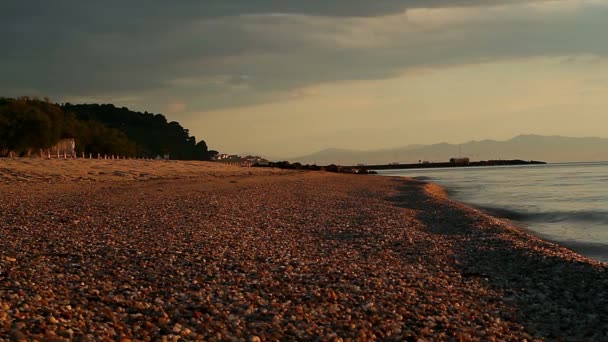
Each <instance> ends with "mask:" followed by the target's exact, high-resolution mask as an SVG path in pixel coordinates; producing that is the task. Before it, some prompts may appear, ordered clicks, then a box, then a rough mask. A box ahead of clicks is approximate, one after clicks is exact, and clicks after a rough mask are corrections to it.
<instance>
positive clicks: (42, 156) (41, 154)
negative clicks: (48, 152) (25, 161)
mask: <svg viewBox="0 0 608 342" xmlns="http://www.w3.org/2000/svg"><path fill="white" fill-rule="evenodd" d="M40 158H44V152H42V149H40Z"/></svg>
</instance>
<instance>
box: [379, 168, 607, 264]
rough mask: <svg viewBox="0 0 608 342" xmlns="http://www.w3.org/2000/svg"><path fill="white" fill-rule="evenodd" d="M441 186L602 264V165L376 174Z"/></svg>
mask: <svg viewBox="0 0 608 342" xmlns="http://www.w3.org/2000/svg"><path fill="white" fill-rule="evenodd" d="M379 173H380V174H382V175H387V176H406V177H415V178H418V179H422V180H427V181H431V182H435V183H438V184H441V185H442V186H444V187H446V188H447V189H448V191H449V193H450V195H451V196H452V198H454V199H456V200H459V201H462V202H465V203H468V204H471V205H473V206H475V207H478V208H480V209H482V210H484V211H486V212H488V213H490V214H492V215H494V216H496V217H500V218H506V219H509V220H512V221H514V222H516V223H518V224H520V225H523V226H525V227H526V228H527V229H529V230H530V231H532V232H534V233H536V234H538V235H540V236H542V237H544V238H546V239H549V240H552V241H556V242H561V243H562V244H564V245H566V246H569V247H571V248H573V249H575V250H577V251H579V252H581V253H582V254H585V255H587V256H589V257H593V258H596V259H600V260H603V261H608V163H573V164H549V165H531V166H506V167H504V166H503V167H475V168H473V167H471V168H447V169H427V170H420V169H417V170H387V171H380V172H379Z"/></svg>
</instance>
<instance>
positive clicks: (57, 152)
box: [57, 147, 60, 159]
mask: <svg viewBox="0 0 608 342" xmlns="http://www.w3.org/2000/svg"><path fill="white" fill-rule="evenodd" d="M59 158H60V157H59V147H57V159H59Z"/></svg>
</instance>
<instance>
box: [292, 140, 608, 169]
mask: <svg viewBox="0 0 608 342" xmlns="http://www.w3.org/2000/svg"><path fill="white" fill-rule="evenodd" d="M451 157H469V158H470V159H471V160H489V159H523V160H541V161H546V162H579V161H605V160H608V139H606V138H572V137H562V136H542V135H519V136H516V137H514V138H512V139H510V140H506V141H496V140H481V141H470V142H467V143H464V144H459V145H458V144H448V143H439V144H433V145H409V146H405V147H401V148H395V149H384V150H370V151H357V150H345V149H333V148H332V149H326V150H323V151H320V152H317V153H314V154H311V155H308V156H303V157H299V158H293V159H292V160H291V161H292V162H300V163H304V164H308V163H316V164H318V165H327V164H332V163H333V164H339V165H355V164H386V163H393V162H399V163H417V162H418V161H422V160H427V161H431V162H442V161H448V160H449V159H450V158H451Z"/></svg>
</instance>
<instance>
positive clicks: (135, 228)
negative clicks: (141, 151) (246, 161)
mask: <svg viewBox="0 0 608 342" xmlns="http://www.w3.org/2000/svg"><path fill="white" fill-rule="evenodd" d="M0 162H1V161H0ZM193 165H194V166H193V170H191V171H188V172H189V173H188V174H189V176H188V177H183V176H182V178H179V177H177V179H171V178H162V177H160V178H159V179H153V180H144V181H141V180H131V181H130V180H129V175H130V174H131V173H132V172H131V171H122V172H123V173H124V174H121V177H120V180H118V179H114V178H112V177H115V176H116V174H114V173H113V171H108V172H107V175H106V176H105V177H107V179H105V181H104V182H101V181H97V182H94V181H90V182H88V181H82V182H88V183H86V186H83V185H82V184H83V183H81V182H80V181H79V182H78V183H72V182H70V181H67V180H69V177H68V176H65V177H66V178H65V179H66V180H64V181H62V180H61V179H55V178H53V179H54V181H53V182H54V184H46V183H44V182H36V177H32V178H31V179H30V181H29V183H27V182H26V183H22V182H19V183H15V184H12V183H8V184H3V189H2V192H0V213H1V214H2V215H3V220H0V251H1V252H0V253H1V254H0V256H1V257H0V271H1V272H0V288H1V289H3V290H2V291H0V309H1V310H0V340H10V339H12V340H48V339H50V337H51V336H54V337H53V338H54V339H57V338H64V339H70V340H123V341H128V340H134V341H136V340H166V341H174V340H179V339H180V338H181V339H184V340H210V339H211V340H213V339H215V340H249V341H254V342H255V341H261V340H262V339H263V340H289V339H297V340H311V339H314V338H317V337H327V340H334V341H340V340H344V341H348V340H355V339H357V338H358V339H360V340H421V341H434V340H450V339H451V338H453V339H454V340H457V341H458V340H462V341H470V340H478V341H491V340H498V341H502V340H523V339H527V340H531V341H532V340H536V339H552V338H554V337H555V336H565V337H573V338H572V339H576V338H578V339H579V340H585V337H587V339H593V337H594V336H595V338H596V339H602V338H604V339H605V337H606V336H608V330H607V329H608V328H607V327H608V324H607V323H608V322H606V317H608V311H607V309H606V308H608V302H607V301H608V294H607V293H606V291H608V287H607V285H608V272H606V271H607V270H608V269H607V267H606V266H605V265H604V264H601V263H599V262H594V261H592V260H589V259H586V258H584V257H581V256H580V255H578V254H576V253H573V252H571V251H569V250H566V249H564V248H561V247H559V246H557V245H555V244H551V243H548V242H545V241H542V240H540V239H537V238H534V237H531V236H530V235H527V234H526V233H523V232H521V231H519V230H517V229H515V228H513V227H510V226H508V225H506V224H504V223H501V222H500V221H497V220H495V219H493V218H490V217H487V216H485V215H483V214H481V213H479V212H477V211H475V210H473V209H471V208H468V207H466V206H464V205H461V204H459V203H457V202H452V201H450V200H448V199H445V198H443V197H437V196H435V195H433V193H432V190H433V189H429V188H427V187H426V186H425V185H424V184H423V183H420V182H416V181H413V180H404V179H392V178H383V177H368V176H357V175H335V174H325V173H321V172H317V173H315V172H295V171H294V172H287V171H285V172H280V173H272V172H270V171H264V170H254V171H253V172H254V174H253V175H249V174H245V173H243V172H244V171H242V170H240V169H238V168H234V169H229V170H227V171H221V170H219V169H218V170H215V171H214V172H213V175H211V174H209V173H207V174H205V173H204V172H201V171H194V168H195V166H196V165H201V164H193ZM196 167H198V166H196ZM205 167H207V166H205ZM209 167H215V166H209ZM0 172H2V171H0ZM40 172H42V171H40ZM45 172H46V171H45ZM151 172H154V171H151ZM176 172H178V171H176ZM197 172H198V173H197ZM247 172H250V170H247ZM82 174H84V173H82ZM135 175H136V176H137V177H138V178H139V174H138V172H136V173H135ZM155 175H156V173H155ZM62 177H63V176H62ZM96 177H97V176H96ZM231 180H236V181H237V182H236V183H230V181H231ZM158 190H163V191H158ZM15 227H25V228H23V229H15ZM26 228H27V229H26ZM13 259H14V260H13ZM574 317H576V319H574ZM577 336H579V337H577Z"/></svg>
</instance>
